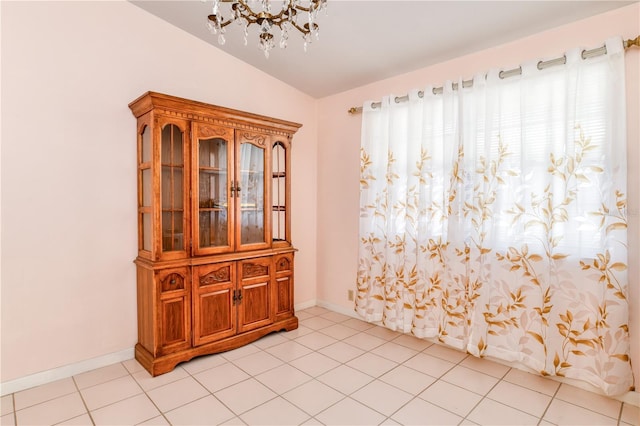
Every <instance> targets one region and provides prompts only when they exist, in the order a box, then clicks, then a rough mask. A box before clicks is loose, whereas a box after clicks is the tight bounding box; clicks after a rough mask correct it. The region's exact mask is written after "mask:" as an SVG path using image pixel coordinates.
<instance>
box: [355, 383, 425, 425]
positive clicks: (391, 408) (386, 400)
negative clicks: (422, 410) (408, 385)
mask: <svg viewBox="0 0 640 426" xmlns="http://www.w3.org/2000/svg"><path fill="white" fill-rule="evenodd" d="M413 397H414V396H413V395H412V394H410V393H408V392H405V391H402V390H400V389H398V388H396V387H394V386H391V385H389V384H387V383H385V382H382V381H380V380H374V381H373V382H371V383H369V384H368V385H366V386H364V387H362V388H360V389H359V390H358V391H356V392H354V393H352V394H351V398H353V399H355V400H356V401H359V402H361V403H362V404H364V405H366V406H367V407H370V408H372V409H374V410H376V411H377V412H379V413H382V414H384V415H385V416H390V415H391V414H393V413H395V412H396V411H397V410H398V409H399V408H400V407H402V406H403V405H405V404H406V403H407V402H409V401H410V400H411V399H413Z"/></svg>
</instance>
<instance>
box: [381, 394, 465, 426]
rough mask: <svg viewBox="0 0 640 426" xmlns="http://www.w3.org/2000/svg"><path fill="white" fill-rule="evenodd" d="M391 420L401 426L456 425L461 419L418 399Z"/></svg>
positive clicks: (399, 411)
mask: <svg viewBox="0 0 640 426" xmlns="http://www.w3.org/2000/svg"><path fill="white" fill-rule="evenodd" d="M391 418H392V419H393V420H395V421H397V422H398V423H400V424H402V425H407V426H410V425H438V426H445V425H457V424H459V423H460V421H461V420H462V417H460V416H457V415H455V414H453V413H452V412H450V411H447V410H445V409H443V408H440V407H437V406H435V405H433V404H431V403H429V402H427V401H424V400H422V399H420V398H416V399H413V400H411V401H410V402H409V403H408V404H407V405H405V406H404V407H402V408H401V409H400V410H398V411H397V412H396V413H395V414H393V415H392V416H391Z"/></svg>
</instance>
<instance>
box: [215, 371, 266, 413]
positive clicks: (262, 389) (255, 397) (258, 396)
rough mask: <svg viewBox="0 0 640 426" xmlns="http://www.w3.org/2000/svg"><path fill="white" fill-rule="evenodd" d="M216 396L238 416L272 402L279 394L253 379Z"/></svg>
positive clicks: (217, 393)
mask: <svg viewBox="0 0 640 426" xmlns="http://www.w3.org/2000/svg"><path fill="white" fill-rule="evenodd" d="M214 396H215V397H216V398H218V399H219V400H220V401H221V402H222V403H223V404H224V405H226V406H227V407H228V408H229V409H231V411H233V412H234V413H235V414H236V415H240V414H243V413H245V412H247V411H249V410H251V409H254V408H256V407H257V406H259V405H261V404H264V403H265V402H267V401H269V400H272V399H273V398H275V397H276V396H277V394H276V393H275V392H273V391H272V390H271V389H269V388H267V387H266V386H265V385H263V384H262V383H260V382H259V381H257V380H256V379H253V378H252V379H248V380H245V381H244V382H240V383H237V384H235V385H233V386H230V387H228V388H225V389H222V390H221V391H218V392H216V393H215V394H214Z"/></svg>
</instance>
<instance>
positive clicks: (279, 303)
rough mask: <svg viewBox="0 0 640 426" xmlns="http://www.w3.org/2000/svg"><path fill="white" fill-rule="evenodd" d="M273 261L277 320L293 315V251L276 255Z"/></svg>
mask: <svg viewBox="0 0 640 426" xmlns="http://www.w3.org/2000/svg"><path fill="white" fill-rule="evenodd" d="M273 261H274V269H275V281H274V283H273V286H274V287H273V293H274V306H275V311H276V312H275V320H276V321H279V320H282V319H286V318H289V317H292V316H293V253H287V254H283V255H280V256H276V257H274V258H273Z"/></svg>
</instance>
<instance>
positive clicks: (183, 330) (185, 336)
mask: <svg viewBox="0 0 640 426" xmlns="http://www.w3.org/2000/svg"><path fill="white" fill-rule="evenodd" d="M155 284H156V286H157V289H158V292H157V294H158V296H157V297H158V298H159V303H158V311H157V315H158V316H159V318H158V321H157V322H156V324H158V329H157V335H158V337H159V338H158V339H157V340H156V341H157V344H158V346H159V347H158V348H157V349H158V352H159V353H160V354H163V355H164V354H168V353H172V352H177V351H181V350H183V349H187V348H189V347H190V346H191V293H190V291H189V289H190V288H191V284H190V276H189V268H186V267H185V268H175V269H166V270H159V271H156V273H155Z"/></svg>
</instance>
